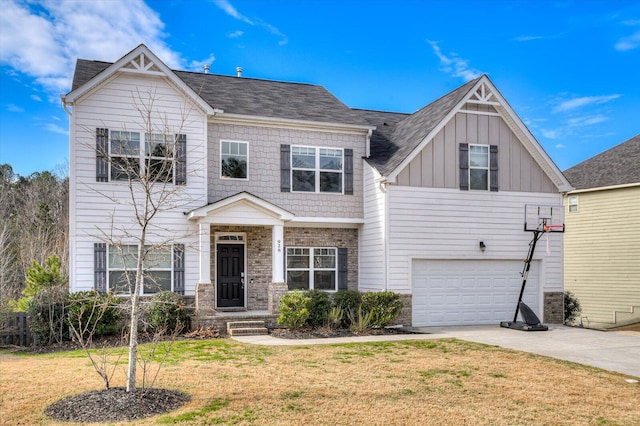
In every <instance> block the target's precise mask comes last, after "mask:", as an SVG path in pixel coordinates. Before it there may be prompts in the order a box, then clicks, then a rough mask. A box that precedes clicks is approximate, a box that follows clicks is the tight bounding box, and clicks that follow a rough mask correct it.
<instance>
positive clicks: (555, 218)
mask: <svg viewBox="0 0 640 426" xmlns="http://www.w3.org/2000/svg"><path fill="white" fill-rule="evenodd" d="M524 230H525V231H542V232H564V206H543V205H537V204H527V205H525V206H524Z"/></svg>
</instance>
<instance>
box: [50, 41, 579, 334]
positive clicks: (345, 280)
mask: <svg viewBox="0 0 640 426" xmlns="http://www.w3.org/2000/svg"><path fill="white" fill-rule="evenodd" d="M62 100H63V104H64V106H65V109H67V111H68V112H69V115H70V165H71V167H70V169H71V170H70V176H69V177H70V203H71V208H70V211H71V220H70V234H71V237H70V240H71V242H70V259H71V261H70V263H71V264H70V271H71V277H70V288H71V290H72V291H80V290H87V289H92V288H98V289H99V290H101V291H107V290H111V291H113V290H115V291H117V290H118V284H117V283H118V282H119V280H121V279H122V277H123V276H124V275H126V274H127V273H128V271H127V264H128V261H127V260H126V259H125V254H126V253H125V252H123V247H124V248H126V250H128V252H131V253H133V252H135V249H136V241H137V240H136V238H135V233H136V232H139V226H138V225H136V224H135V223H132V220H131V218H132V209H133V207H132V206H131V204H127V203H126V202H125V200H127V199H130V198H131V196H129V195H128V194H129V193H128V183H129V182H130V181H129V180H127V176H125V175H124V174H123V173H122V172H119V171H118V170H117V167H116V166H118V165H123V164H125V165H132V164H133V165H134V166H135V167H136V168H140V169H145V167H149V170H151V171H152V172H153V171H154V169H152V168H151V167H153V165H154V164H155V165H157V164H163V163H162V162H169V163H170V164H171V165H172V166H171V167H170V168H169V169H167V170H166V171H165V172H164V174H162V175H161V176H160V175H158V174H157V173H156V174H155V176H156V177H161V178H162V179H161V180H162V182H163V183H164V184H165V187H168V188H170V189H171V190H172V191H173V192H171V196H170V197H168V198H167V199H166V200H165V201H167V200H168V202H167V203H166V204H165V206H166V208H164V209H162V210H161V211H159V212H158V214H157V215H156V217H154V219H153V220H154V226H153V227H152V228H151V229H149V232H148V234H147V241H148V242H149V244H152V245H155V246H154V247H157V248H158V249H157V250H156V251H157V253H156V254H155V255H154V256H155V258H156V259H160V260H159V261H158V262H157V263H158V264H157V265H156V266H150V265H147V266H146V269H147V275H148V276H150V277H153V278H155V279H153V280H151V279H150V280H149V282H145V286H144V289H143V294H151V293H153V292H155V291H158V289H169V290H172V291H175V292H179V293H181V294H185V295H189V296H194V297H195V299H196V302H195V303H196V310H197V313H198V316H199V318H205V317H206V318H210V317H213V318H215V317H216V316H218V317H222V316H225V315H230V314H229V312H234V311H241V312H243V313H244V315H246V316H250V315H259V314H273V313H276V312H277V306H278V301H279V298H280V297H281V296H282V295H283V294H285V293H286V292H288V291H291V290H294V289H320V290H325V291H329V292H333V291H337V290H339V289H353V290H360V291H377V290H390V291H394V292H398V293H400V294H401V295H402V297H403V301H404V303H405V307H406V308H405V310H404V312H403V316H402V319H401V321H402V322H403V323H404V324H407V325H408V324H409V323H411V324H413V325H453V324H498V323H499V322H500V321H501V320H508V319H511V318H510V317H511V316H512V314H513V311H514V310H515V306H516V301H517V299H518V293H519V291H520V283H521V280H522V278H521V275H520V272H521V270H522V264H523V262H522V261H523V259H524V257H525V256H526V253H527V249H528V244H529V241H530V239H531V235H530V234H529V233H526V232H524V231H523V215H524V207H525V205H527V204H540V205H561V204H562V194H563V193H564V192H566V191H568V190H569V189H571V187H570V185H569V183H568V181H567V180H566V179H565V178H564V176H563V175H562V173H561V172H560V171H559V169H558V168H557V167H556V166H555V165H554V163H553V162H552V160H551V159H550V158H549V156H548V155H547V154H546V153H545V152H544V150H543V149H542V148H541V146H540V145H539V143H538V142H537V141H536V140H535V138H534V137H533V135H532V134H531V133H530V132H529V131H528V130H527V128H526V127H525V125H524V124H523V123H522V121H521V120H520V119H519V118H518V116H517V115H516V114H515V112H514V111H513V110H512V109H511V107H510V106H509V104H508V103H507V102H506V100H505V99H504V98H503V97H502V95H500V93H499V92H498V90H497V89H496V87H495V86H494V85H493V83H492V82H491V81H490V80H489V78H488V77H487V76H482V77H479V78H477V79H475V80H472V81H470V82H468V83H466V84H464V85H463V86H461V87H459V88H458V89H455V90H454V91H453V92H451V93H449V94H447V95H445V96H444V97H442V98H440V99H438V100H436V101H435V102H433V103H431V104H429V105H428V106H426V107H425V108H423V109H421V110H419V111H417V112H416V113H414V114H398V113H387V112H378V111H366V110H357V109H351V108H349V107H348V106H346V105H344V104H343V103H342V102H341V101H340V100H338V99H337V98H335V97H334V96H333V95H332V94H331V93H329V92H328V91H327V90H325V89H324V88H322V87H319V86H315V85H310V84H300V83H285V82H278V81H266V80H257V79H251V78H245V77H241V76H223V75H214V74H208V73H206V72H205V73H195V72H186V71H177V70H171V69H169V68H168V67H167V66H166V65H165V64H164V63H162V61H161V60H160V59H158V58H157V57H156V56H155V55H154V54H153V52H151V51H150V50H149V49H148V48H147V47H146V46H144V45H140V46H138V47H137V48H135V49H134V50H132V51H131V52H129V53H127V54H126V55H125V56H123V57H122V58H121V59H119V60H118V61H116V62H114V63H106V62H98V61H87V60H78V62H77V65H76V71H75V75H74V80H73V87H72V90H71V92H70V93H68V94H67V95H65V96H63V99H62ZM143 141H145V142H144V143H143ZM163 141H164V142H163ZM167 141H169V142H167ZM174 141H175V142H174ZM163 143H164V144H163ZM174 143H175V147H176V149H175V150H174V151H173V152H174V154H167V153H166V148H167V147H169V146H174ZM158 147H160V148H163V149H165V151H162V149H161V150H159V151H158V152H155V151H154V150H155V148H158ZM163 152H164V153H163ZM169 157H170V158H169ZM154 161H155V163H154ZM154 173H155V172H154ZM140 184H142V182H135V179H134V182H133V185H140ZM127 197H128V198H127ZM549 238H550V240H551V241H550V250H551V254H550V255H549V256H546V255H543V254H538V255H536V257H535V261H534V265H533V268H532V272H531V275H530V277H529V284H528V286H527V289H526V292H525V301H526V302H527V303H528V304H529V306H531V307H532V308H533V309H534V311H535V312H536V313H538V314H539V316H540V317H541V318H543V319H544V321H547V322H561V321H562V294H563V283H562V279H563V269H562V237H561V235H560V234H555V235H550V236H549ZM154 250H155V249H154ZM123 253H124V254H123Z"/></svg>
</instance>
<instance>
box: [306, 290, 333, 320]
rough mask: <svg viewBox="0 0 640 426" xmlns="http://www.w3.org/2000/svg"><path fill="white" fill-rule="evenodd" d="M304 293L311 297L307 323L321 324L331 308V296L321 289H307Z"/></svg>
mask: <svg viewBox="0 0 640 426" xmlns="http://www.w3.org/2000/svg"><path fill="white" fill-rule="evenodd" d="M304 294H305V295H306V296H307V297H308V298H309V299H311V305H310V306H309V318H307V324H308V325H310V326H311V327H321V326H323V325H324V322H325V320H326V319H327V316H328V315H329V311H330V310H331V297H329V294H327V293H326V292H324V291H322V290H309V291H306V292H305V293H304Z"/></svg>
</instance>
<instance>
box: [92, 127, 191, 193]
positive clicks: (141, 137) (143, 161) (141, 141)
mask: <svg viewBox="0 0 640 426" xmlns="http://www.w3.org/2000/svg"><path fill="white" fill-rule="evenodd" d="M115 132H117V133H127V134H130V135H134V134H135V135H137V139H138V146H137V154H135V155H127V154H114V153H113V152H112V143H113V141H114V137H113V135H114V133H115ZM152 136H163V137H164V140H165V143H167V144H168V145H171V147H170V149H169V150H168V152H167V153H168V154H170V156H167V157H159V156H152V155H151V153H149V155H147V151H148V149H147V148H148V144H149V143H150V142H151V137H152ZM180 136H181V135H178V134H171V133H161V132H151V133H150V132H141V131H132V130H123V129H108V130H107V158H108V167H109V171H108V182H124V181H127V180H129V177H126V178H121V179H116V178H114V170H115V172H116V174H118V175H121V176H126V173H123V172H122V171H118V170H117V169H114V159H116V158H120V159H132V160H133V159H135V160H136V161H137V163H138V175H137V176H134V177H133V180H138V179H139V178H140V175H144V174H146V173H148V170H149V165H150V164H151V162H152V161H153V160H168V161H170V163H171V170H170V176H171V178H170V179H166V180H164V179H160V178H158V179H157V181H158V182H166V183H171V184H173V185H180V183H179V182H178V176H177V173H178V171H177V168H178V167H179V163H180V160H179V159H178V158H177V157H178V144H179V138H180ZM97 155H98V157H100V156H104V155H103V154H101V153H97ZM167 177H168V176H167Z"/></svg>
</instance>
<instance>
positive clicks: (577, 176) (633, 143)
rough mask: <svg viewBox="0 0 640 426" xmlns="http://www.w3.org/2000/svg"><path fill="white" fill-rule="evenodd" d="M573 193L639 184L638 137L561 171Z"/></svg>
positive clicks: (639, 158) (639, 157) (639, 139)
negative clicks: (579, 190)
mask: <svg viewBox="0 0 640 426" xmlns="http://www.w3.org/2000/svg"><path fill="white" fill-rule="evenodd" d="M564 175H565V177H566V178H567V179H568V180H569V182H571V185H572V186H573V187H574V188H575V189H589V188H601V187H603V186H613V185H624V184H628V183H640V135H637V136H634V137H632V138H631V139H629V140H628V141H626V142H623V143H621V144H620V145H617V146H614V147H613V148H611V149H609V150H607V151H605V152H603V153H601V154H598V155H596V156H594V157H591V158H589V159H588V160H585V161H583V162H582V163H580V164H578V165H575V166H573V167H571V168H570V169H567V170H565V171H564Z"/></svg>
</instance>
